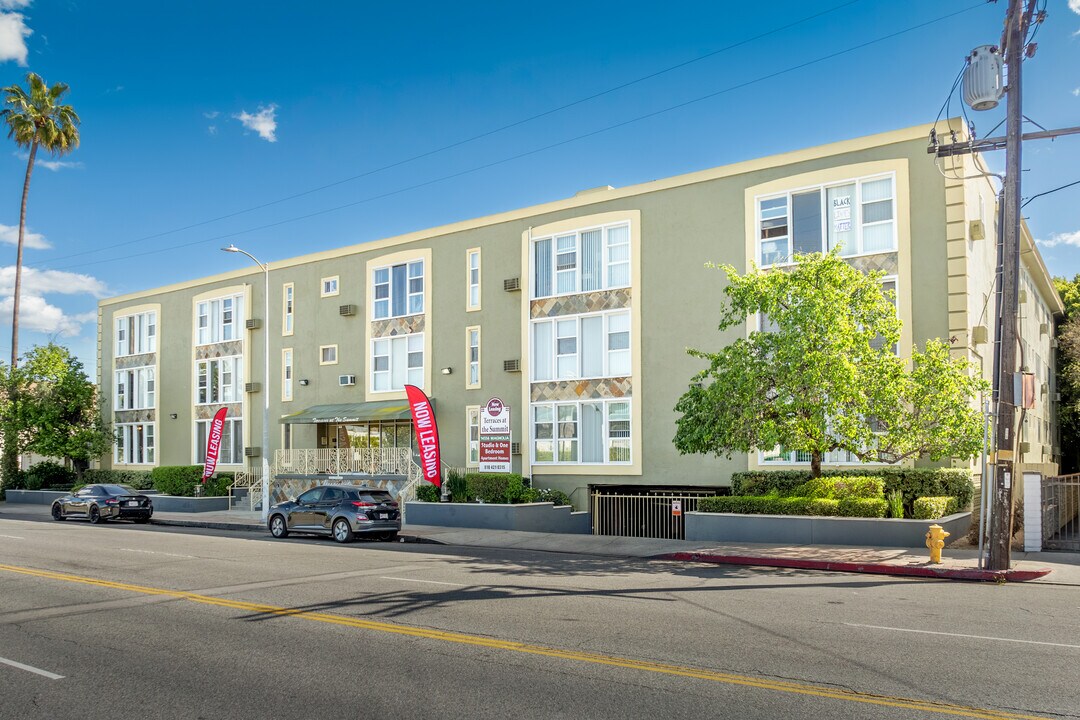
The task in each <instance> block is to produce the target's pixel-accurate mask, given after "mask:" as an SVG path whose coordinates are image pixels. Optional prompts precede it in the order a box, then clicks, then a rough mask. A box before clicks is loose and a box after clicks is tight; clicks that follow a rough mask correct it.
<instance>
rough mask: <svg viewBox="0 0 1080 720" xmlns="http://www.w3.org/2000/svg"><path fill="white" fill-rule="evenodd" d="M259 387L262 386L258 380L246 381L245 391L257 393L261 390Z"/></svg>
mask: <svg viewBox="0 0 1080 720" xmlns="http://www.w3.org/2000/svg"><path fill="white" fill-rule="evenodd" d="M259 389H260V386H259V383H257V382H249V383H244V392H249V393H257V392H259Z"/></svg>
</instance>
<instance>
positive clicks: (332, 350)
mask: <svg viewBox="0 0 1080 720" xmlns="http://www.w3.org/2000/svg"><path fill="white" fill-rule="evenodd" d="M319 364H320V365H337V345H320V346H319Z"/></svg>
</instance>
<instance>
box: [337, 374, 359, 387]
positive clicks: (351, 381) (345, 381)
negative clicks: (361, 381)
mask: <svg viewBox="0 0 1080 720" xmlns="http://www.w3.org/2000/svg"><path fill="white" fill-rule="evenodd" d="M337 384H338V385H340V386H342V387H349V386H351V385H355V384H356V376H355V375H338V376H337Z"/></svg>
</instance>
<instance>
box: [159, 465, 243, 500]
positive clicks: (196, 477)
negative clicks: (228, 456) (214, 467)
mask: <svg viewBox="0 0 1080 720" xmlns="http://www.w3.org/2000/svg"><path fill="white" fill-rule="evenodd" d="M202 473H203V466H202V465H163V466H161V467H156V468H154V469H153V470H151V471H150V477H151V479H152V481H153V484H154V489H155V490H157V491H158V492H159V493H161V494H163V495H180V496H183V497H192V496H194V495H195V488H196V486H198V485H201V484H202ZM232 483H233V473H218V474H217V476H216V477H212V478H210V479H209V480H207V481H206V484H205V485H203V495H207V496H221V495H228V494H229V487H230V486H231V485H232Z"/></svg>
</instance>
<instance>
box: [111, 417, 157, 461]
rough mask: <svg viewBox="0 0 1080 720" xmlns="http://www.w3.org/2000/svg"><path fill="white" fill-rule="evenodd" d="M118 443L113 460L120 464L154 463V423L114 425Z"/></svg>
mask: <svg viewBox="0 0 1080 720" xmlns="http://www.w3.org/2000/svg"><path fill="white" fill-rule="evenodd" d="M113 430H114V432H115V433H116V445H115V446H114V450H113V462H114V463H116V464H118V465H152V464H153V463H154V457H155V452H154V450H155V448H154V423H118V424H116V425H113Z"/></svg>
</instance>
